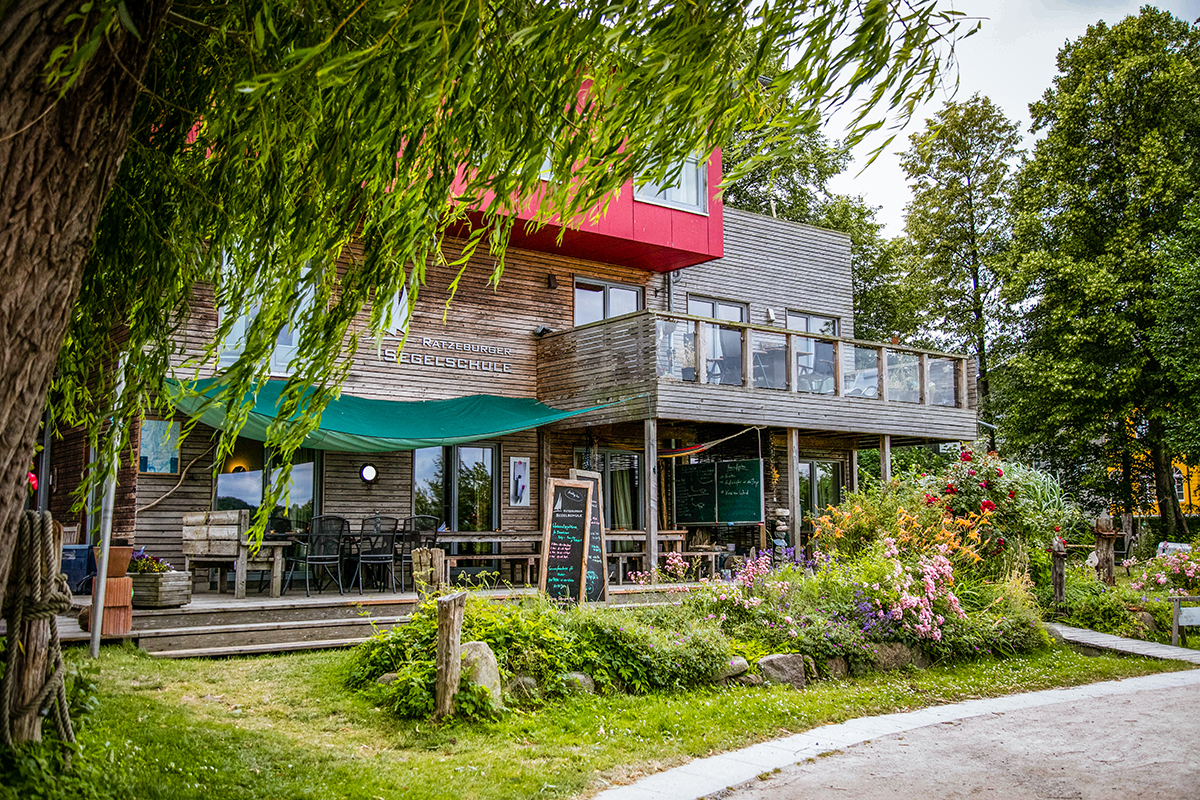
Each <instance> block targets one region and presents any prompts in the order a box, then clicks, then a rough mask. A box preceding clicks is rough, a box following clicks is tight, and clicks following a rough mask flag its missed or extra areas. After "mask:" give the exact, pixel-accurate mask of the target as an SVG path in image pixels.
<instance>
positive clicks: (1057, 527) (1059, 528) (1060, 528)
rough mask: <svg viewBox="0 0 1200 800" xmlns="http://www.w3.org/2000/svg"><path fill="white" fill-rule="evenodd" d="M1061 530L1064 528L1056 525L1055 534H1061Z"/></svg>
mask: <svg viewBox="0 0 1200 800" xmlns="http://www.w3.org/2000/svg"><path fill="white" fill-rule="evenodd" d="M1061 530H1062V526H1061V525H1055V526H1054V532H1055V533H1058V532H1059V531H1061ZM1059 538H1062V537H1059Z"/></svg>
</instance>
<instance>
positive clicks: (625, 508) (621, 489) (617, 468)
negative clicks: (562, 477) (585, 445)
mask: <svg viewBox="0 0 1200 800" xmlns="http://www.w3.org/2000/svg"><path fill="white" fill-rule="evenodd" d="M641 464H642V457H641V455H640V454H639V453H630V452H628V451H625V450H600V451H598V452H597V454H596V460H595V462H594V463H593V461H592V458H591V451H590V450H584V449H580V450H576V451H575V469H586V470H590V471H592V472H599V473H600V474H601V475H602V476H603V482H602V484H601V486H602V491H603V493H604V522H605V524H606V525H607V526H608V528H609V529H611V530H614V531H637V530H641V529H642V490H641V486H642V483H641V476H642V473H641Z"/></svg>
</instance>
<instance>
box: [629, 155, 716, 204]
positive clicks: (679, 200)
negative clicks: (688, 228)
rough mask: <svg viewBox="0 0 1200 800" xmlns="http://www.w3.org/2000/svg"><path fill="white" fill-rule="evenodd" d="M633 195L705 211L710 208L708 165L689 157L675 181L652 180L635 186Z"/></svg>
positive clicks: (651, 200) (656, 201)
mask: <svg viewBox="0 0 1200 800" xmlns="http://www.w3.org/2000/svg"><path fill="white" fill-rule="evenodd" d="M633 196H634V197H635V198H636V199H638V200H642V201H650V202H652V203H662V204H663V205H669V206H675V207H678V208H683V209H685V210H687V211H699V212H704V211H705V210H707V208H708V176H707V165H706V164H703V163H700V162H699V161H698V160H697V159H691V158H689V159H688V160H687V161H686V162H685V163H684V164H683V167H682V169H681V170H680V173H679V178H678V179H677V180H676V181H675V182H674V183H672V184H670V185H661V184H657V183H654V182H653V181H651V182H648V183H646V184H645V185H643V186H640V187H638V186H635V187H634V192H633Z"/></svg>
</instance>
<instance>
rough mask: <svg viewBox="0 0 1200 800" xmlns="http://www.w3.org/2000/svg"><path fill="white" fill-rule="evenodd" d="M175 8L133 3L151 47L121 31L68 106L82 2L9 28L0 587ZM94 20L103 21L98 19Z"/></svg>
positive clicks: (48, 2) (1, 36) (4, 37)
mask: <svg viewBox="0 0 1200 800" xmlns="http://www.w3.org/2000/svg"><path fill="white" fill-rule="evenodd" d="M168 5H169V2H167V1H165V0H163V1H160V2H152V3H145V4H140V3H131V4H129V6H128V9H129V12H130V15H131V18H132V21H133V24H134V26H135V27H136V28H137V30H138V32H139V34H140V35H141V39H140V40H139V39H138V38H137V37H135V36H133V35H132V34H129V33H127V32H126V31H125V30H124V29H121V28H118V29H116V30H114V31H111V32H110V33H109V35H108V36H107V37H106V38H105V39H104V40H103V41H102V43H101V45H100V48H99V49H98V50H97V52H96V54H95V55H94V56H93V57H92V59H91V60H90V61H89V62H88V63H87V64H86V66H85V67H84V68H83V70H82V72H81V73H80V75H79V77H78V79H77V80H76V82H75V84H74V86H73V87H72V88H71V89H70V90H69V91H68V92H67V93H66V94H65V95H63V96H62V97H61V98H58V94H57V89H56V88H53V87H49V88H48V87H47V86H46V80H45V73H46V64H47V63H48V62H49V61H50V55H51V52H52V51H53V50H54V48H56V47H58V46H60V45H66V44H68V43H69V42H70V39H71V35H72V34H73V33H74V30H75V26H77V25H79V24H80V23H79V22H78V21H76V22H74V23H72V26H71V27H69V28H68V27H66V25H65V23H64V20H65V18H66V17H67V15H68V14H72V13H77V12H78V10H79V3H78V2H76V1H75V0H41V1H40V2H39V0H25V2H22V1H21V0H18V1H17V2H16V3H14V4H12V5H10V6H7V7H6V9H5V11H4V16H3V19H2V20H0V31H2V33H0V86H3V87H4V88H5V95H4V103H3V104H2V105H0V258H2V259H3V261H2V264H3V268H0V325H2V328H0V330H2V332H3V339H2V341H0V398H3V402H0V586H4V585H6V584H7V581H8V573H9V567H10V564H11V559H12V551H13V544H14V541H15V538H16V533H17V520H18V517H19V514H20V513H21V510H22V507H23V505H24V501H25V496H26V492H27V489H26V475H27V473H28V471H29V467H30V465H31V464H32V461H33V447H34V441H35V438H36V436H37V432H38V422H39V420H40V419H41V415H42V409H43V408H44V406H45V404H46V393H47V391H48V389H49V386H50V380H51V377H52V376H53V372H54V366H55V362H56V360H57V357H58V351H59V348H60V347H61V345H62V340H63V335H64V332H65V331H66V328H67V324H68V322H69V321H70V318H71V312H72V308H73V306H74V303H75V298H76V295H77V294H78V292H79V286H80V279H81V275H82V273H83V266H84V262H85V260H86V259H87V256H88V251H89V249H90V247H91V244H92V237H93V233H94V231H95V227H96V224H97V222H98V220H99V218H100V211H101V208H102V207H103V205H104V201H105V198H106V197H107V196H108V192H109V190H110V189H111V188H112V184H113V181H114V180H115V179H116V176H117V171H118V169H119V168H120V165H121V159H122V158H123V157H124V155H125V148H126V142H127V140H128V137H129V125H130V119H131V118H132V114H133V108H134V100H135V98H136V97H137V93H138V84H139V79H138V78H137V77H135V76H140V75H141V73H142V71H143V70H144V69H145V66H146V63H147V61H148V59H149V56H150V52H151V50H152V47H153V44H152V43H153V42H154V41H155V38H156V35H157V32H158V29H159V26H160V24H161V22H162V19H163V17H164V16H165V14H166V10H167V7H168ZM84 24H86V25H88V26H91V25H94V24H95V17H94V16H93V17H89V18H88V19H87V21H86V23H84ZM89 32H90V31H89ZM86 37H87V33H85V34H84V38H85V39H86Z"/></svg>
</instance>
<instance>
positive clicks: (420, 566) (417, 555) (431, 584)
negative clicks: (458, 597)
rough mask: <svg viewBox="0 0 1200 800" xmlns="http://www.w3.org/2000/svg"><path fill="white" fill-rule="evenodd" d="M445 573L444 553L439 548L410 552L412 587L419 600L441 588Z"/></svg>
mask: <svg viewBox="0 0 1200 800" xmlns="http://www.w3.org/2000/svg"><path fill="white" fill-rule="evenodd" d="M445 571H446V553H445V551H444V550H442V549H441V548H440V547H418V548H416V549H414V550H413V551H412V576H413V586H414V587H415V588H416V590H417V594H419V595H420V596H421V599H425V598H426V597H428V596H429V595H430V594H435V593H436V592H437V591H438V590H439V589H441V587H442V577H443V575H445Z"/></svg>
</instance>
